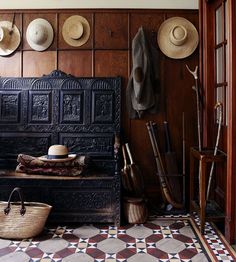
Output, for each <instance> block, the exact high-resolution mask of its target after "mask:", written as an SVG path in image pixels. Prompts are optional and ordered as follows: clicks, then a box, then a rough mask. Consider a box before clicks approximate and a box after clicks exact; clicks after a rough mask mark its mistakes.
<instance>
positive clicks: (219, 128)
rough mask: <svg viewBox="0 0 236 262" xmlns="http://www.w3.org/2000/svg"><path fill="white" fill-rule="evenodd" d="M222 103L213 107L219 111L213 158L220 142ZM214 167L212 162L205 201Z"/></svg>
mask: <svg viewBox="0 0 236 262" xmlns="http://www.w3.org/2000/svg"><path fill="white" fill-rule="evenodd" d="M222 107H223V105H222V103H220V102H218V103H217V104H216V105H215V109H216V110H217V109H218V110H219V120H218V130H217V137H216V144H215V148H214V154H213V155H214V156H216V154H217V151H218V145H219V141H220V131H221V124H222V119H223V110H222ZM214 167H215V162H212V164H211V170H210V175H209V179H208V186H207V196H206V200H208V198H209V194H210V188H211V181H212V176H213V170H214Z"/></svg>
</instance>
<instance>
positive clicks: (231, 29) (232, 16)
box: [225, 0, 236, 243]
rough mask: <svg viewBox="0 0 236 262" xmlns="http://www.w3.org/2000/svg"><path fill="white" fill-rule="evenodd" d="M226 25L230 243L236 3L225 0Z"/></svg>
mask: <svg viewBox="0 0 236 262" xmlns="http://www.w3.org/2000/svg"><path fill="white" fill-rule="evenodd" d="M227 10H228V16H227V18H226V19H227V26H228V37H227V39H228V58H229V59H228V69H229V72H228V79H229V80H228V81H229V83H228V128H227V137H228V141H227V148H228V149H227V183H226V186H227V187H226V193H227V194H226V219H225V237H226V238H227V240H228V241H229V242H230V243H233V242H234V241H235V240H236V236H235V226H236V223H235V211H236V208H235V204H236V203H235V198H236V197H235V194H236V190H235V186H236V179H235V175H236V147H235V145H236V75H235V70H236V34H235V30H236V3H235V0H228V1H227Z"/></svg>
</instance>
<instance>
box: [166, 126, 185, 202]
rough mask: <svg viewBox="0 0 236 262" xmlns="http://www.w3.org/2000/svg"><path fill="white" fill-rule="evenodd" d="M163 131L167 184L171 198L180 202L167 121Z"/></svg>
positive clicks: (176, 167) (180, 195) (177, 174)
mask: <svg viewBox="0 0 236 262" xmlns="http://www.w3.org/2000/svg"><path fill="white" fill-rule="evenodd" d="M164 131H165V141H166V150H165V163H166V170H167V174H168V175H169V176H168V183H169V185H170V190H171V192H172V195H173V198H174V199H175V200H176V201H177V202H181V201H182V194H181V187H180V177H179V172H178V164H177V158H176V153H175V152H173V150H172V145H171V139H170V131H169V125H168V122H167V121H164Z"/></svg>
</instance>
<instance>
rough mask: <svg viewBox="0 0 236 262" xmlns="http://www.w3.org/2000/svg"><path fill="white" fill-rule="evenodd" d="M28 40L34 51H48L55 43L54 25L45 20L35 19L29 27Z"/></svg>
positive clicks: (27, 31)
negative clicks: (53, 42)
mask: <svg viewBox="0 0 236 262" xmlns="http://www.w3.org/2000/svg"><path fill="white" fill-rule="evenodd" d="M26 39H27V42H28V44H29V45H30V47H31V48H32V49H34V50H36V51H44V50H46V49H47V48H48V47H49V46H50V45H51V44H52V41H53V28H52V25H51V24H50V23H49V22H48V21H47V20H45V19H43V18H37V19H34V20H33V21H31V22H30V24H29V25H28V27H27V30H26Z"/></svg>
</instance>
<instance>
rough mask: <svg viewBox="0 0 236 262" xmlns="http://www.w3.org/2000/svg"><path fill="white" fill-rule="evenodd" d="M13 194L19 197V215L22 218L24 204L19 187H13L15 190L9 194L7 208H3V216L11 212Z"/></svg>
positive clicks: (24, 210)
mask: <svg viewBox="0 0 236 262" xmlns="http://www.w3.org/2000/svg"><path fill="white" fill-rule="evenodd" d="M14 192H17V193H18V195H19V197H20V201H21V209H20V214H21V215H22V216H24V214H25V212H26V209H25V204H24V197H23V192H22V190H21V188H19V187H15V188H14V189H13V190H12V192H11V194H10V196H9V199H8V203H7V207H6V208H4V214H5V215H8V214H9V212H10V210H11V198H12V195H13V193H14Z"/></svg>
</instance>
